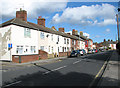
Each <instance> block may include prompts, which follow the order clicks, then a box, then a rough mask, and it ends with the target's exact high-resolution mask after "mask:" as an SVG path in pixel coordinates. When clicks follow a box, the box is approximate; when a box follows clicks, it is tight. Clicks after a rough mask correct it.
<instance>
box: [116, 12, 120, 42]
mask: <svg viewBox="0 0 120 88" xmlns="http://www.w3.org/2000/svg"><path fill="white" fill-rule="evenodd" d="M116 17H117V31H118V42H120V36H119V21H118V14H116Z"/></svg>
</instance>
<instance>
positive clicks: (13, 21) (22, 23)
mask: <svg viewBox="0 0 120 88" xmlns="http://www.w3.org/2000/svg"><path fill="white" fill-rule="evenodd" d="M11 24H14V25H18V26H22V27H27V28H32V29H35V30H37V28H35V27H34V26H32V25H30V24H28V23H27V22H26V21H22V20H21V19H19V18H14V19H11V20H9V21H7V22H5V23H2V24H0V27H4V26H7V25H11Z"/></svg>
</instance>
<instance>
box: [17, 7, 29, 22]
mask: <svg viewBox="0 0 120 88" xmlns="http://www.w3.org/2000/svg"><path fill="white" fill-rule="evenodd" d="M16 18H19V19H21V20H23V21H27V11H25V10H22V8H20V11H16Z"/></svg>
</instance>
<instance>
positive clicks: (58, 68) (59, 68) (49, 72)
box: [43, 66, 67, 74]
mask: <svg viewBox="0 0 120 88" xmlns="http://www.w3.org/2000/svg"><path fill="white" fill-rule="evenodd" d="M65 67H67V66H62V67H59V68H56V69H53V70H51V71H47V72H45V73H43V74H48V73H50V72H52V71H57V70H59V69H62V68H65Z"/></svg>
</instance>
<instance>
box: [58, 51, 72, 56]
mask: <svg viewBox="0 0 120 88" xmlns="http://www.w3.org/2000/svg"><path fill="white" fill-rule="evenodd" d="M70 53H71V52H59V57H64V56H70Z"/></svg>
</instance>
